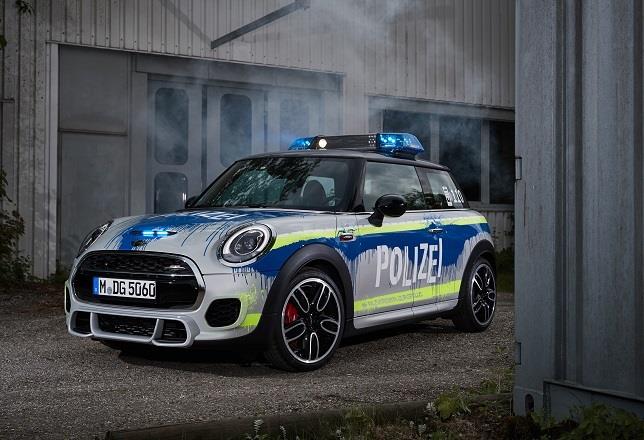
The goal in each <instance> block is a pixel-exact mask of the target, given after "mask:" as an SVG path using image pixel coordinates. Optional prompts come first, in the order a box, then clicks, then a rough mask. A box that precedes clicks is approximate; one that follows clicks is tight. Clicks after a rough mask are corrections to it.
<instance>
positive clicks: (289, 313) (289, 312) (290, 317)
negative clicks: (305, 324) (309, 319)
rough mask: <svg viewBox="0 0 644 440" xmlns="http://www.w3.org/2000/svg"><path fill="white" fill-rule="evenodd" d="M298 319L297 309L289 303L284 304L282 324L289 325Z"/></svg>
mask: <svg viewBox="0 0 644 440" xmlns="http://www.w3.org/2000/svg"><path fill="white" fill-rule="evenodd" d="M299 317H300V314H299V313H297V309H296V308H295V306H294V305H293V304H291V303H288V304H286V312H285V313H284V324H286V325H289V324H291V323H293V322H295V321H296V320H297V319H298V318H299Z"/></svg>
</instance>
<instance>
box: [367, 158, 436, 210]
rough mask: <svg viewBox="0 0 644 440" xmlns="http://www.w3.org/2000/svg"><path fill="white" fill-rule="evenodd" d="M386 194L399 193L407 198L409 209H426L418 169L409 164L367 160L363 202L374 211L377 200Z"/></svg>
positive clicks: (368, 208)
mask: <svg viewBox="0 0 644 440" xmlns="http://www.w3.org/2000/svg"><path fill="white" fill-rule="evenodd" d="M385 194H398V195H401V196H403V197H404V198H405V199H406V200H407V209H409V210H414V209H425V200H424V195H423V190H422V189H421V187H420V180H418V175H417V174H416V169H415V168H414V167H412V166H409V165H397V164H391V163H381V162H367V168H366V171H365V178H364V194H363V197H362V202H363V204H364V208H365V211H373V207H374V206H375V204H376V200H378V198H379V197H380V196H384V195H385Z"/></svg>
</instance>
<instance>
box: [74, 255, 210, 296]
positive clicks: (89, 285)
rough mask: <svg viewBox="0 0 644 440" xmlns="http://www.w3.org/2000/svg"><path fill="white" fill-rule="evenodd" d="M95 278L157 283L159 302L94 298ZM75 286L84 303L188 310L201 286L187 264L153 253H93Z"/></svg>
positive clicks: (80, 270) (172, 257) (80, 268)
mask: <svg viewBox="0 0 644 440" xmlns="http://www.w3.org/2000/svg"><path fill="white" fill-rule="evenodd" d="M94 277H105V278H121V279H128V280H146V281H156V299H155V300H154V301H152V300H146V299H141V298H123V297H109V296H98V295H94V294H93V281H94ZM72 286H73V287H74V292H75V293H76V295H77V296H78V297H79V298H80V299H82V300H84V301H88V302H93V303H102V304H121V305H129V306H134V307H153V308H189V307H191V306H193V305H194V304H195V303H196V301H197V298H198V296H199V283H198V281H197V277H196V274H195V273H193V271H192V269H191V267H190V265H189V264H188V263H186V262H185V261H184V260H183V259H181V258H179V257H177V256H173V255H167V254H155V253H151V252H147V253H143V252H130V251H118V252H115V251H107V252H105V251H101V252H93V253H90V254H88V256H87V257H85V258H84V259H83V261H82V262H81V263H80V266H79V267H78V270H77V271H76V273H75V275H74V279H73V280H72Z"/></svg>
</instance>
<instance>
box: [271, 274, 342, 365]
mask: <svg viewBox="0 0 644 440" xmlns="http://www.w3.org/2000/svg"><path fill="white" fill-rule="evenodd" d="M341 318H342V317H341V312H340V303H339V298H338V295H337V292H336V291H335V290H334V289H333V288H332V287H331V286H330V285H329V284H328V283H326V282H325V281H324V280H322V279H320V278H307V279H305V280H304V281H301V282H300V283H298V284H297V285H296V286H295V287H294V288H293V289H292V290H291V291H290V292H289V294H288V296H287V297H286V301H285V302H284V307H283V308H282V320H281V321H282V337H283V338H284V343H285V345H286V347H287V348H288V350H289V352H290V353H291V355H292V356H293V357H295V358H296V359H297V360H298V361H300V362H303V363H306V364H312V363H316V362H319V361H321V360H322V359H324V358H325V357H327V356H328V355H329V354H330V353H331V351H333V348H334V347H335V344H336V342H337V340H338V337H339V333H340V319H341Z"/></svg>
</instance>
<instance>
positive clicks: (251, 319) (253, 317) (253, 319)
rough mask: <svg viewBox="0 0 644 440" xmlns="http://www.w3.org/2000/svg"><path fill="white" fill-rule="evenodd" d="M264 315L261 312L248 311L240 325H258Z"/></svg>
mask: <svg viewBox="0 0 644 440" xmlns="http://www.w3.org/2000/svg"><path fill="white" fill-rule="evenodd" d="M261 317H262V314H261V313H248V314H247V315H246V317H245V318H244V320H243V321H242V323H241V324H239V326H240V327H257V324H259V318H261Z"/></svg>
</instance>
